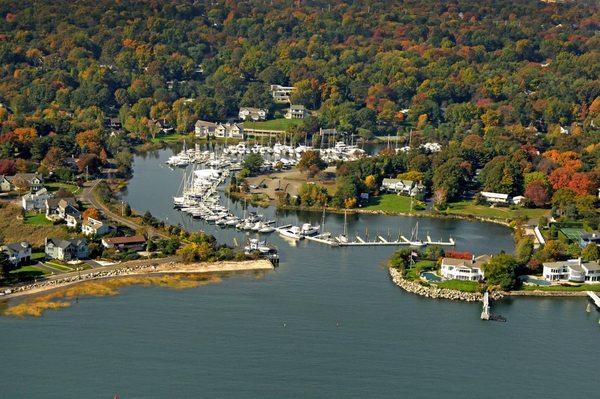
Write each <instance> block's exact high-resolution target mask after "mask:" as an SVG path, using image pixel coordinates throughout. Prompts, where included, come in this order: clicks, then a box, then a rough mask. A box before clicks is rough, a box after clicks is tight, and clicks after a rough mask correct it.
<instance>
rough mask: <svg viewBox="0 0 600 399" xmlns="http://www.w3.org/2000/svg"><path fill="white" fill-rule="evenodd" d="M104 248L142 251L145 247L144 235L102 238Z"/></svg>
mask: <svg viewBox="0 0 600 399" xmlns="http://www.w3.org/2000/svg"><path fill="white" fill-rule="evenodd" d="M102 245H103V246H104V247H105V248H114V249H116V250H117V251H124V250H125V251H127V250H129V251H143V250H145V249H146V237H144V236H143V235H137V236H131V237H107V238H103V239H102Z"/></svg>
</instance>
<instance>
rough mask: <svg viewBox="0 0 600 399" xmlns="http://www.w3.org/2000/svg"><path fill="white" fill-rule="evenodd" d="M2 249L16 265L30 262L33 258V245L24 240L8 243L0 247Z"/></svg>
mask: <svg viewBox="0 0 600 399" xmlns="http://www.w3.org/2000/svg"><path fill="white" fill-rule="evenodd" d="M0 251H2V252H4V253H5V254H6V255H7V256H8V261H9V262H10V263H12V264H13V265H14V266H17V265H20V264H21V263H26V262H29V260H30V259H31V245H29V243H27V242H25V241H23V242H19V243H14V244H6V245H4V246H2V247H0Z"/></svg>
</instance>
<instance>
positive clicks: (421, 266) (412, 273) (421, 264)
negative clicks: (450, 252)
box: [406, 260, 436, 280]
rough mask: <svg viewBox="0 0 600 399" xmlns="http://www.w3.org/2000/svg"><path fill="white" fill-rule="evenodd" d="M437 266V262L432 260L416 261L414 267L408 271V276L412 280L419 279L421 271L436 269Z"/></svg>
mask: <svg viewBox="0 0 600 399" xmlns="http://www.w3.org/2000/svg"><path fill="white" fill-rule="evenodd" d="M435 268H436V264H435V262H434V261H432V260H420V261H418V262H415V265H414V267H411V268H410V269H408V270H407V271H406V277H408V278H409V279H412V280H417V279H419V278H420V275H421V272H424V271H427V270H434V269H435Z"/></svg>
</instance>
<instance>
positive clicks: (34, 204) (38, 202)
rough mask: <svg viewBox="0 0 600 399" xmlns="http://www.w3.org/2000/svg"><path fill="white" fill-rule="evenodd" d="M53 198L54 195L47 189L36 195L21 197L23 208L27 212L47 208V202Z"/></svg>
mask: <svg viewBox="0 0 600 399" xmlns="http://www.w3.org/2000/svg"><path fill="white" fill-rule="evenodd" d="M49 198H52V194H50V193H49V192H48V190H46V189H45V188H42V189H41V190H38V191H36V192H34V193H29V194H25V195H24V196H22V197H21V206H22V207H23V209H24V210H26V211H32V210H41V209H45V208H46V200H47V199H49Z"/></svg>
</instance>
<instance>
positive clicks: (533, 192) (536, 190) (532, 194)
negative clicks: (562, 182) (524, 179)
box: [525, 180, 549, 207]
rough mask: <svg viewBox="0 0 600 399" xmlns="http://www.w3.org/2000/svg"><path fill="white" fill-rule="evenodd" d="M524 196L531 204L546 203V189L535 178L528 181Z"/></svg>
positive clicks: (542, 204) (539, 205)
mask: <svg viewBox="0 0 600 399" xmlns="http://www.w3.org/2000/svg"><path fill="white" fill-rule="evenodd" d="M525 197H526V198H527V199H528V200H529V201H531V203H532V204H533V205H535V206H537V207H542V206H544V205H546V204H547V203H548V200H549V196H548V189H547V188H546V187H545V185H544V183H543V182H541V181H539V180H535V181H533V182H531V183H529V184H528V185H527V187H526V188H525Z"/></svg>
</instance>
